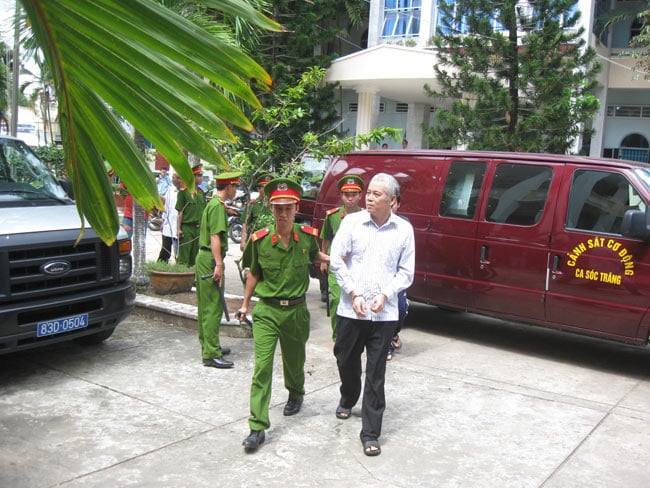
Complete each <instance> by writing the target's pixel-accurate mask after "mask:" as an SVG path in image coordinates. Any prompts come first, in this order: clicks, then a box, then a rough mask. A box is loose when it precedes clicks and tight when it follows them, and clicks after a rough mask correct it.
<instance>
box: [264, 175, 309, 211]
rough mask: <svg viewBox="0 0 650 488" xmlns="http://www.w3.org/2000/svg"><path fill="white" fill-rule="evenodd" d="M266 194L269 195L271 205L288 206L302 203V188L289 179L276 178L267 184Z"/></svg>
mask: <svg viewBox="0 0 650 488" xmlns="http://www.w3.org/2000/svg"><path fill="white" fill-rule="evenodd" d="M264 193H266V194H267V195H268V197H269V203H271V204H279V205H283V204H284V205H286V204H288V203H297V202H299V201H300V198H301V197H302V188H300V185H299V184H298V183H296V182H295V181H293V180H290V179H289V178H275V179H273V180H271V181H269V182H268V183H267V184H266V186H265V187H264Z"/></svg>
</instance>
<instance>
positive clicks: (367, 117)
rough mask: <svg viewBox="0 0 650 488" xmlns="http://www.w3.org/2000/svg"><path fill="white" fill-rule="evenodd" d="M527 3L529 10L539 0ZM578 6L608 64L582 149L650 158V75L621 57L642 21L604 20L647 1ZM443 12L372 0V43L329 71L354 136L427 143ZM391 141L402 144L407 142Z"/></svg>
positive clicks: (417, 0) (422, 2)
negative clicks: (601, 25)
mask: <svg viewBox="0 0 650 488" xmlns="http://www.w3.org/2000/svg"><path fill="white" fill-rule="evenodd" d="M521 4H522V7H524V8H525V7H526V6H529V5H530V4H534V2H530V3H529V2H528V1H522V2H521ZM576 7H577V9H578V10H579V11H580V13H581V19H580V22H581V26H582V27H584V30H585V36H586V39H585V40H586V41H587V43H588V45H590V46H592V47H594V49H596V51H597V53H598V61H599V62H600V63H601V64H602V66H603V69H602V71H601V73H600V75H599V78H598V86H597V88H596V89H595V91H594V95H595V96H597V97H598V98H599V100H600V102H601V106H600V110H599V111H598V113H597V114H596V117H595V119H594V120H593V122H592V127H593V128H594V129H595V135H594V136H593V138H592V139H591V140H590V141H578V145H577V147H576V148H575V150H574V152H578V151H579V150H582V151H584V152H586V153H587V154H589V155H590V156H607V157H615V158H624V159H634V160H638V161H644V162H650V159H649V157H650V154H649V153H650V81H646V80H644V78H643V74H640V73H635V72H634V70H633V67H634V65H635V64H636V62H637V60H635V59H633V58H631V57H630V56H621V53H622V52H623V51H629V49H630V48H629V42H630V39H631V38H632V37H633V36H634V35H636V34H638V32H639V29H640V24H639V23H638V22H637V21H635V20H634V18H629V19H626V20H624V21H621V22H619V23H617V24H615V25H614V26H613V27H612V28H610V29H609V31H608V32H607V35H606V36H605V35H603V33H602V32H599V31H598V27H597V26H596V20H597V19H598V17H599V15H601V14H602V13H603V12H606V11H612V10H613V11H616V12H617V13H618V12H620V11H621V9H625V10H629V9H633V10H635V11H641V10H645V9H647V8H648V7H647V2H644V1H637V0H596V1H590V0H579V1H578V3H577V5H576ZM438 16H439V10H438V0H370V15H369V25H368V31H367V47H366V46H365V45H364V46H363V47H364V49H360V50H358V51H356V52H352V53H350V54H347V55H345V56H343V57H341V58H338V59H336V60H335V61H334V62H333V63H332V65H331V66H330V68H329V69H328V71H327V80H328V81H332V82H335V81H338V82H339V83H340V86H341V91H340V93H341V101H340V105H339V106H340V110H341V120H342V122H341V123H342V130H344V131H347V134H348V135H354V134H362V133H367V132H368V131H370V130H372V129H373V128H375V127H379V126H387V127H398V128H402V135H403V137H404V138H406V139H408V141H409V148H410V149H419V148H424V147H427V143H426V141H425V138H424V130H425V129H426V127H428V126H430V124H432V123H434V122H433V111H434V110H435V109H436V108H437V107H436V106H435V105H434V104H435V103H440V102H438V101H436V100H434V99H433V98H431V97H429V96H427V94H426V92H425V90H424V85H425V84H429V85H430V86H433V87H435V73H434V70H433V66H434V65H435V63H436V62H437V56H436V53H435V49H434V48H433V46H432V45H431V43H430V39H431V37H432V36H433V35H434V34H435V33H436V28H437V26H438V25H440V24H439V18H438ZM599 35H600V39H599ZM363 37H365V34H364V36H363ZM441 108H444V107H441ZM386 143H388V145H389V147H390V148H394V149H397V148H400V147H401V142H400V141H392V140H387V141H386Z"/></svg>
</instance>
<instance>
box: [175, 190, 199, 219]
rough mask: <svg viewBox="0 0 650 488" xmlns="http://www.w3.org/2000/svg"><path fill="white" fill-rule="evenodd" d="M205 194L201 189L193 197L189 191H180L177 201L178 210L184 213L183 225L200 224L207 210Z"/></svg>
mask: <svg viewBox="0 0 650 488" xmlns="http://www.w3.org/2000/svg"><path fill="white" fill-rule="evenodd" d="M205 205H206V203H205V194H204V193H203V191H202V190H201V189H199V188H197V189H196V193H195V194H194V195H192V194H191V193H190V191H189V190H188V189H185V190H180V191H179V192H178V197H177V199H176V207H174V208H176V210H177V211H179V212H183V222H182V223H183V224H198V223H200V222H201V215H203V210H205Z"/></svg>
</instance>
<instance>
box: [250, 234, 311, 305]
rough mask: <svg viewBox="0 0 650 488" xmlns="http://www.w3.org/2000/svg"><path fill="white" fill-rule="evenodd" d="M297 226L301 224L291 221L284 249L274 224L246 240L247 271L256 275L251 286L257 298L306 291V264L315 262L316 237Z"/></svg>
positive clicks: (290, 296)
mask: <svg viewBox="0 0 650 488" xmlns="http://www.w3.org/2000/svg"><path fill="white" fill-rule="evenodd" d="M301 227H304V226H300V225H299V224H293V236H292V239H291V240H290V241H289V247H287V248H285V247H284V245H283V244H282V242H281V241H280V237H279V235H277V234H276V232H275V226H272V227H270V228H269V232H268V233H267V234H266V235H264V236H263V237H259V238H252V239H251V240H250V241H248V244H247V246H246V247H247V248H248V247H250V259H251V262H250V270H251V272H252V273H253V274H254V275H255V276H257V277H258V278H259V282H258V283H257V287H256V288H255V294H256V295H257V296H258V297H260V298H297V297H300V296H302V295H304V294H305V293H306V292H307V289H308V288H309V263H311V262H313V261H316V259H317V258H318V250H319V249H318V242H317V240H316V236H314V235H312V234H310V233H307V231H303V230H301ZM307 229H311V228H310V227H307ZM258 235H259V234H258Z"/></svg>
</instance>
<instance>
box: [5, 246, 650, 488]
mask: <svg viewBox="0 0 650 488" xmlns="http://www.w3.org/2000/svg"><path fill="white" fill-rule="evenodd" d="M232 247H235V246H232ZM231 252H232V253H235V250H234V249H233V250H232V251H231ZM156 254H157V250H156ZM234 257H235V255H234V254H230V255H229V256H228V258H227V269H228V268H229V270H230V271H232V269H233V268H234V265H233V263H232V262H231V260H232V259H233V258H234ZM230 271H229V272H230ZM228 283H230V284H231V285H232V286H231V287H227V291H228V292H231V293H233V294H236V292H237V290H240V287H241V284H240V283H239V282H238V281H237V278H236V277H232V278H231V277H230V274H229V275H228ZM318 298H319V293H318V284H317V282H316V281H312V286H311V288H310V291H309V294H308V303H309V307H310V311H311V313H312V332H311V337H310V341H309V343H308V349H307V364H306V371H307V382H306V389H307V395H306V398H305V403H304V406H303V410H302V411H301V412H300V413H299V414H298V415H296V416H293V417H283V416H282V407H283V405H284V403H285V401H286V398H287V393H286V390H285V389H284V388H283V384H282V372H281V367H280V364H281V362H280V357H279V352H278V353H277V354H278V355H277V357H276V368H275V372H274V383H273V385H274V390H273V397H272V409H271V422H272V426H271V429H270V430H269V431H268V432H267V441H266V442H265V443H264V444H263V445H262V447H261V449H260V450H259V451H258V452H257V453H254V454H245V453H244V451H243V448H242V446H241V442H242V440H243V438H244V437H245V436H246V435H247V433H248V426H247V422H246V419H247V415H248V393H249V387H250V378H251V373H252V369H253V343H252V340H251V339H248V338H231V337H227V338H224V341H223V342H224V344H225V345H227V346H229V347H231V348H232V349H233V353H232V355H231V356H230V358H231V359H232V360H233V361H234V362H235V368H234V369H232V370H215V369H212V368H205V367H203V366H202V365H201V362H200V357H199V348H198V342H197V339H196V334H195V332H194V331H193V330H191V329H188V328H185V327H178V326H175V325H171V321H170V322H169V323H166V322H165V321H160V320H151V319H149V318H146V317H145V316H143V315H140V314H136V315H134V316H133V318H132V319H131V320H129V321H127V322H126V323H124V324H122V325H121V326H120V327H118V329H117V331H116V332H115V334H114V335H113V337H111V338H110V339H109V340H108V341H106V342H105V343H104V344H103V345H101V346H98V347H93V348H87V347H85V348H84V347H82V346H79V345H76V344H64V345H58V346H55V347H52V348H48V349H46V350H39V351H33V352H28V353H22V354H18V355H13V356H10V357H7V356H0V486H3V487H5V486H6V487H32V486H33V487H54V486H65V487H74V486H80V487H81V486H83V487H93V486H97V487H105V486H120V487H122V486H138V487H140V486H142V487H148V486H152V487H153V486H156V487H160V486H164V487H203V486H205V487H214V486H226V487H234V486H238V487H239V486H241V487H255V486H271V487H273V486H283V487H284V486H298V487H300V486H325V487H366V486H368V487H371V486H380V485H381V486H388V487H412V486H427V487H428V486H432V487H542V486H543V487H562V488H564V487H574V486H575V487H582V486H589V487H618V486H621V487H623V486H625V487H645V486H649V485H650V471H649V470H648V465H649V461H650V454H649V453H650V427H649V426H648V423H649V421H650V381H649V380H648V371H650V369H649V366H650V352H649V351H648V350H647V349H637V348H633V347H628V346H624V345H618V344H612V343H606V342H602V341H597V340H592V339H588V338H583V337H579V336H574V335H570V334H564V333H558V332H554V331H549V330H544V329H540V328H531V327H527V326H522V325H517V324H511V323H508V322H504V321H500V320H494V319H486V318H483V317H477V316H474V315H470V314H454V313H449V312H444V311H441V310H438V309H436V308H434V307H427V306H423V305H413V306H412V308H411V314H410V316H409V321H408V323H407V327H406V328H405V330H404V331H403V332H402V338H403V340H404V347H403V349H402V350H401V351H400V352H399V353H398V354H397V355H396V357H395V359H394V360H393V361H392V362H390V363H389V364H388V371H387V381H386V396H387V402H388V405H387V409H386V413H385V416H384V426H383V433H382V437H381V439H380V440H381V442H382V454H381V456H378V457H375V458H369V457H366V456H365V455H364V454H363V452H362V448H361V443H360V441H359V437H358V435H359V430H360V405H357V406H356V407H355V408H354V409H353V416H352V418H351V419H349V420H345V421H344V420H338V419H336V418H335V416H334V410H335V408H336V405H337V402H338V375H337V371H336V364H335V361H334V358H333V356H332V343H331V339H330V327H329V319H328V318H327V317H326V316H325V309H324V305H323V304H322V303H321V302H320V301H319V299H318Z"/></svg>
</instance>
